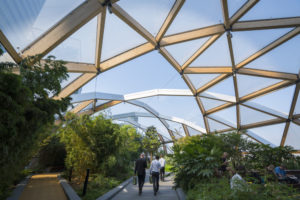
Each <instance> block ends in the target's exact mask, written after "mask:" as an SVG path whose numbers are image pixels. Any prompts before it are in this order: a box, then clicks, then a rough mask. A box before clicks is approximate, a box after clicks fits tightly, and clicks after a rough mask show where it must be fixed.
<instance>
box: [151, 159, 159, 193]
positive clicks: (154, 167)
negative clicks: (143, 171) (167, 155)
mask: <svg viewBox="0 0 300 200" xmlns="http://www.w3.org/2000/svg"><path fill="white" fill-rule="evenodd" d="M158 159H159V156H155V160H153V161H152V162H151V166H150V175H152V182H153V191H154V196H156V193H157V191H158V189H159V171H160V167H161V166H160V162H159V161H158Z"/></svg>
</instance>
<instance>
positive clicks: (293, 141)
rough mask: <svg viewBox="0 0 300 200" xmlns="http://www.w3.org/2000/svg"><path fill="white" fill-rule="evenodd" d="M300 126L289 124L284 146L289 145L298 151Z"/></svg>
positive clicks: (299, 146) (299, 147) (299, 148)
mask: <svg viewBox="0 0 300 200" xmlns="http://www.w3.org/2000/svg"><path fill="white" fill-rule="evenodd" d="M299 141H300V126H299V125H297V124H294V123H290V127H289V130H288V134H287V136H286V140H285V143H284V145H289V146H292V147H294V148H295V149H297V150H300V142H299Z"/></svg>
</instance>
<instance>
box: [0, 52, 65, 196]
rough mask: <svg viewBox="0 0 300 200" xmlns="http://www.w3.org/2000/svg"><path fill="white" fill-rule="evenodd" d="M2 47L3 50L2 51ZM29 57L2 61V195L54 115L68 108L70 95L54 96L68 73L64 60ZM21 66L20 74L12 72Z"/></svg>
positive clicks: (0, 66) (0, 64)
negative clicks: (55, 97)
mask: <svg viewBox="0 0 300 200" xmlns="http://www.w3.org/2000/svg"><path fill="white" fill-rule="evenodd" d="M1 53H3V51H2V50H1V51H0V54H1ZM39 59H40V57H39V56H34V57H29V58H27V59H25V60H23V61H22V62H21V63H20V64H18V65H16V64H12V63H0V102H1V106H0V130H1V133H0V152H1V153H0V171H1V172H2V173H1V174H0V199H2V197H5V194H6V191H7V188H8V187H9V185H10V184H12V182H13V181H14V180H15V179H16V177H17V175H18V173H19V172H20V171H21V170H22V169H24V166H25V165H26V164H27V163H28V161H29V160H30V158H31V157H32V155H33V154H34V153H35V152H36V150H37V148H38V143H39V141H40V140H41V139H43V138H44V137H45V135H46V133H47V130H48V129H49V127H51V126H52V124H53V122H54V120H55V115H60V114H61V113H62V112H63V111H65V110H66V109H67V106H68V105H69V102H70V99H69V98H64V99H61V100H54V99H52V98H49V97H48V94H49V93H51V94H54V95H57V94H58V93H59V92H60V91H61V86H60V83H61V81H62V80H64V79H66V78H67V77H68V75H67V70H66V68H65V67H64V64H65V63H64V62H62V61H55V60H54V57H48V58H47V59H45V60H44V62H40V61H39ZM12 67H19V69H20V75H16V74H13V73H11V72H10V69H11V68H12Z"/></svg>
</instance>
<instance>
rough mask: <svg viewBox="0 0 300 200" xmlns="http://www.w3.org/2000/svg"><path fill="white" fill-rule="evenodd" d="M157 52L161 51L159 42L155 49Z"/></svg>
mask: <svg viewBox="0 0 300 200" xmlns="http://www.w3.org/2000/svg"><path fill="white" fill-rule="evenodd" d="M154 49H155V50H159V49H160V43H159V42H157V43H156V45H155V48H154Z"/></svg>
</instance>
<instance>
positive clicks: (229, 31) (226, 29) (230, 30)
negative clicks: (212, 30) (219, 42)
mask: <svg viewBox="0 0 300 200" xmlns="http://www.w3.org/2000/svg"><path fill="white" fill-rule="evenodd" d="M224 29H225V32H226V33H227V35H228V36H229V37H230V38H232V34H231V32H232V25H230V26H229V27H228V28H226V26H225V25H224Z"/></svg>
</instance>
